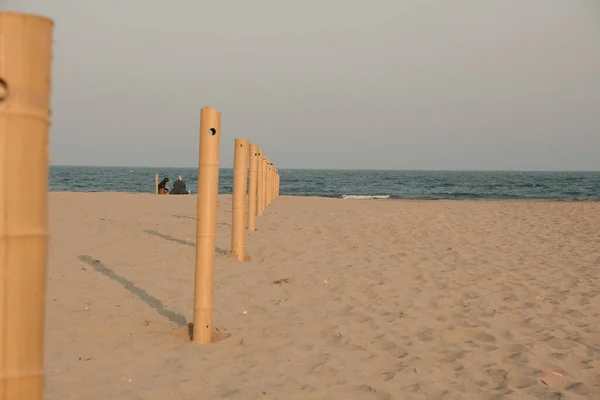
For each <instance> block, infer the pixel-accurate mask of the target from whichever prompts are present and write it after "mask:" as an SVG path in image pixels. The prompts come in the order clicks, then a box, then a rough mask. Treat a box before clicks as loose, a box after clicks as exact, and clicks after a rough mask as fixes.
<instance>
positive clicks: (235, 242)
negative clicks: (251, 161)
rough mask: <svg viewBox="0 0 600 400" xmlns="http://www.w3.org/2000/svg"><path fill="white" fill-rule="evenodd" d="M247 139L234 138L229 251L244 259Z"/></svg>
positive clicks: (241, 259) (238, 258) (240, 259)
mask: <svg viewBox="0 0 600 400" xmlns="http://www.w3.org/2000/svg"><path fill="white" fill-rule="evenodd" d="M249 143H250V142H249V141H248V139H235V151H234V154H233V198H232V199H231V207H232V220H231V251H232V252H233V254H235V256H236V258H237V260H238V261H245V260H246V199H247V197H246V192H247V189H248V155H249V152H248V150H249Z"/></svg>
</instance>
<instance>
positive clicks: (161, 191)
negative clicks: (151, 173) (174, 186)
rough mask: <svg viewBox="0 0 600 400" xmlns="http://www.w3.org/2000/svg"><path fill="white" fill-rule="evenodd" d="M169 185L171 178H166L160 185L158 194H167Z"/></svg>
mask: <svg viewBox="0 0 600 400" xmlns="http://www.w3.org/2000/svg"><path fill="white" fill-rule="evenodd" d="M167 183H169V178H165V179H163V180H162V181H160V183H159V184H158V194H167Z"/></svg>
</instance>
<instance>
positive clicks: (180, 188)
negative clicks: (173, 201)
mask: <svg viewBox="0 0 600 400" xmlns="http://www.w3.org/2000/svg"><path fill="white" fill-rule="evenodd" d="M189 193H190V192H189V191H188V190H187V187H186V186H185V182H184V181H183V180H182V179H181V175H180V176H178V177H177V180H176V181H175V183H173V189H171V192H170V193H169V194H189Z"/></svg>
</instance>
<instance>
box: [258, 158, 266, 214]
mask: <svg viewBox="0 0 600 400" xmlns="http://www.w3.org/2000/svg"><path fill="white" fill-rule="evenodd" d="M257 163H258V168H257V169H258V187H257V188H256V199H257V203H256V215H258V216H259V217H260V216H261V215H263V213H264V209H265V195H264V191H265V156H264V155H263V152H262V150H258V160H257Z"/></svg>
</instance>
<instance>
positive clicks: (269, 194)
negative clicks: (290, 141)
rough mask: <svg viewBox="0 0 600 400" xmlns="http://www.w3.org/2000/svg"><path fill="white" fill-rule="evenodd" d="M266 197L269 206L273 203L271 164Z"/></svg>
mask: <svg viewBox="0 0 600 400" xmlns="http://www.w3.org/2000/svg"><path fill="white" fill-rule="evenodd" d="M267 189H268V192H267V196H268V198H269V205H271V203H272V202H273V196H272V194H273V163H269V186H268V188H267Z"/></svg>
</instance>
